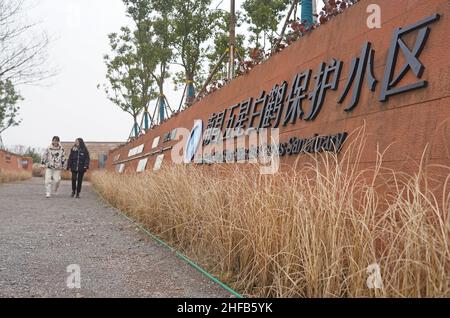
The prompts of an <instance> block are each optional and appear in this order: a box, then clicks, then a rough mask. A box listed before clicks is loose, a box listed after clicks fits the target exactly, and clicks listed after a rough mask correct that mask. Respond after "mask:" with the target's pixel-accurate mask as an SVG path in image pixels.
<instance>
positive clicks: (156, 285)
mask: <svg viewBox="0 0 450 318" xmlns="http://www.w3.org/2000/svg"><path fill="white" fill-rule="evenodd" d="M69 193H70V186H69V183H68V182H63V183H62V184H61V189H60V194H59V195H58V196H57V197H53V198H51V199H46V198H45V197H44V186H43V180H42V179H33V180H31V181H28V182H24V183H16V184H9V185H0V297H188V298H198V297H230V295H229V294H228V293H227V292H226V291H224V290H223V289H222V288H221V287H220V286H218V285H216V284H214V283H212V282H210V281H209V280H208V279H206V278H205V277H204V276H203V275H201V274H200V273H198V272H197V271H196V270H194V269H193V268H191V267H190V266H189V265H187V264H185V263H184V262H183V261H181V260H180V259H179V258H177V257H176V256H175V254H173V253H172V252H170V251H168V250H167V249H166V248H164V247H162V246H160V245H158V244H156V243H155V242H154V241H153V240H151V239H150V238H149V237H148V236H147V235H145V234H143V233H142V232H141V231H139V229H138V228H136V226H134V225H133V224H132V223H130V222H129V221H128V220H126V219H125V218H123V217H122V216H120V215H119V214H118V213H117V211H116V210H115V209H113V208H111V207H109V206H107V205H106V204H105V203H104V202H102V201H101V200H100V199H99V198H98V196H97V194H96V193H95V192H94V191H93V190H92V188H91V187H90V185H89V184H86V185H85V186H84V189H83V192H82V198H81V199H72V198H70V196H69V195H68V194H69ZM71 264H77V265H79V266H80V269H81V275H80V276H81V289H69V288H68V287H67V283H66V280H67V278H68V277H69V275H70V274H69V273H67V266H69V265H71Z"/></svg>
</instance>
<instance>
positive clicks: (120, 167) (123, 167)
mask: <svg viewBox="0 0 450 318" xmlns="http://www.w3.org/2000/svg"><path fill="white" fill-rule="evenodd" d="M116 170H117V172H118V173H123V171H124V170H125V164H124V163H122V164H120V165H118V166H116Z"/></svg>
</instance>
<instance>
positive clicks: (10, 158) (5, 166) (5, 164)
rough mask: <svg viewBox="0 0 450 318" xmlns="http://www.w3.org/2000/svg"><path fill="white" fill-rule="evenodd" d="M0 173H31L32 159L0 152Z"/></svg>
mask: <svg viewBox="0 0 450 318" xmlns="http://www.w3.org/2000/svg"><path fill="white" fill-rule="evenodd" d="M0 171H28V172H32V171H33V159H32V158H30V157H22V156H18V155H15V154H12V153H10V152H6V151H4V150H0Z"/></svg>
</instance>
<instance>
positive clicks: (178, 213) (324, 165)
mask: <svg viewBox="0 0 450 318" xmlns="http://www.w3.org/2000/svg"><path fill="white" fill-rule="evenodd" d="M362 149H363V144H362V143H360V144H355V145H351V146H349V147H348V150H347V151H346V152H345V153H344V154H343V155H342V156H341V159H338V158H337V157H336V156H333V155H323V156H317V157H314V158H312V160H311V163H310V164H308V165H306V166H302V167H294V168H292V169H291V170H285V171H284V172H280V173H278V174H277V175H271V176H261V175H259V174H258V170H257V169H252V168H251V167H249V166H222V167H217V168H215V169H205V168H204V167H195V166H183V165H179V166H166V167H165V168H163V169H162V170H161V171H159V172H158V173H143V174H138V175H132V174H130V175H120V174H115V173H95V174H94V175H93V178H92V179H93V184H94V186H95V188H96V189H97V190H98V192H99V193H100V194H101V195H102V196H103V197H104V198H105V199H106V200H107V201H108V202H110V203H111V204H112V205H113V206H115V207H117V208H118V209H120V210H122V211H124V212H126V213H127V214H128V215H129V216H131V217H132V218H134V219H136V220H137V221H139V222H141V223H142V224H144V225H145V226H146V227H147V228H148V229H149V230H150V231H151V232H153V233H154V234H156V235H158V236H159V237H161V238H163V239H164V240H166V241H168V242H169V243H170V244H172V245H173V246H175V247H176V248H178V249H179V250H181V251H182V252H184V253H186V254H187V255H188V256H190V257H191V258H192V259H194V260H196V261H197V262H198V263H200V264H201V265H203V266H205V267H206V268H207V269H208V270H209V271H210V272H211V273H213V274H214V275H216V276H217V277H219V278H220V279H222V280H223V281H225V282H227V283H228V284H230V285H231V286H232V287H234V288H235V289H236V290H238V291H240V292H241V293H243V294H244V295H247V296H264V297H449V296H450V286H449V284H450V250H449V233H450V223H449V207H450V193H449V191H448V188H447V186H448V178H447V179H446V178H444V181H443V184H442V187H440V190H439V192H436V191H435V190H431V188H430V187H429V186H427V184H428V183H427V178H426V174H424V173H423V170H424V169H425V168H424V167H421V168H420V169H419V170H418V173H417V174H412V175H405V174H399V173H397V172H394V171H389V170H387V169H383V165H382V155H381V154H380V155H379V157H378V161H377V164H376V165H375V166H374V167H371V168H370V169H367V168H366V169H361V167H359V165H358V162H359V158H360V156H361V154H362ZM350 158H351V160H350ZM377 270H379V272H377ZM378 274H379V275H378ZM373 278H380V279H381V280H380V279H379V280H376V281H374V280H373ZM374 282H375V285H374V284H373V283H374ZM368 286H371V287H374V286H376V287H380V288H369V287H368Z"/></svg>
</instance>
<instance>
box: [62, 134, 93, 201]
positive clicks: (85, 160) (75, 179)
mask: <svg viewBox="0 0 450 318" xmlns="http://www.w3.org/2000/svg"><path fill="white" fill-rule="evenodd" d="M89 162H90V158H89V151H88V150H87V148H86V145H85V143H84V141H83V139H82V138H78V139H77V140H75V145H74V146H73V147H72V149H71V150H70V156H69V160H68V164H67V170H70V171H72V198H73V197H74V196H75V193H76V197H77V198H79V197H80V192H81V187H82V185H83V177H84V173H85V172H86V170H88V169H89Z"/></svg>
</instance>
